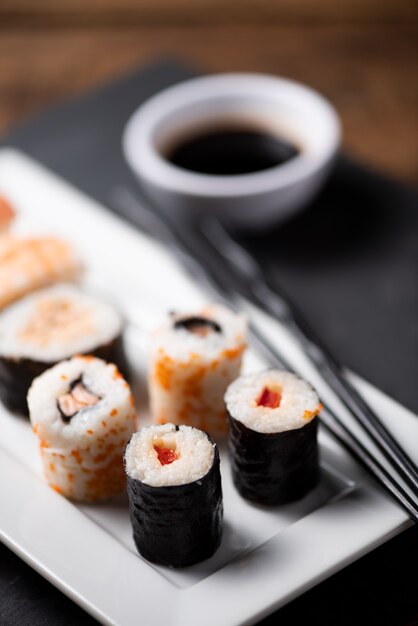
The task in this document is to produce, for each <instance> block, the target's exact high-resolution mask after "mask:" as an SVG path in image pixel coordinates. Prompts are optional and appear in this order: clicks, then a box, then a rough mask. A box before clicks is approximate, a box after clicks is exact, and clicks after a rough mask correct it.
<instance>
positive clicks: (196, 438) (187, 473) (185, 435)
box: [125, 424, 215, 487]
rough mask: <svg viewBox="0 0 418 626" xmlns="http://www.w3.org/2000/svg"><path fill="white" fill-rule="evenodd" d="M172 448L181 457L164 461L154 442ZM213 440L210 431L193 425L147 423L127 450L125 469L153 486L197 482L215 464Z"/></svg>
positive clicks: (132, 476) (129, 474)
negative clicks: (149, 424)
mask: <svg viewBox="0 0 418 626" xmlns="http://www.w3.org/2000/svg"><path fill="white" fill-rule="evenodd" d="M155 445H157V446H159V447H162V448H170V449H171V450H174V451H175V453H176V454H177V455H178V458H177V459H176V460H175V461H173V462H172V463H169V464H167V465H162V464H161V463H160V461H159V459H158V455H157V452H156V451H155V449H154V446H155ZM214 455H215V452H214V444H213V443H212V442H211V441H210V440H209V439H208V437H207V435H206V434H205V433H204V432H202V431H201V430H198V429H197V428H192V427H191V426H179V427H178V429H176V427H175V425H174V424H164V425H162V426H157V425H154V426H147V427H145V428H142V430H140V431H139V432H137V433H135V434H134V435H133V436H132V438H131V440H130V442H129V444H128V445H127V447H126V451H125V469H126V472H127V474H128V476H129V477H130V478H134V479H136V480H140V481H141V482H143V483H145V484H147V485H150V486H152V487H168V486H175V485H184V484H188V483H192V482H195V481H196V480H199V479H200V478H203V476H205V475H206V474H207V473H208V472H209V470H210V468H211V467H212V465H213V461H214Z"/></svg>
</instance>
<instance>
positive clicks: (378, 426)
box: [200, 217, 418, 494]
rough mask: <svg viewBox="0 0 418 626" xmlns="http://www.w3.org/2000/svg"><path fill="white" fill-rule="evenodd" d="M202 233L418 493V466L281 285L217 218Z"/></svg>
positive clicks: (242, 286)
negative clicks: (297, 345) (296, 342)
mask: <svg viewBox="0 0 418 626" xmlns="http://www.w3.org/2000/svg"><path fill="white" fill-rule="evenodd" d="M200 232H201V233H202V235H203V236H204V237H205V239H206V240H207V241H209V243H210V244H211V246H212V249H213V250H214V251H216V252H217V253H218V254H220V255H221V256H222V257H223V259H224V260H225V262H226V263H228V264H229V266H230V267H231V270H232V271H233V272H234V274H235V276H236V281H237V285H238V290H239V291H240V293H241V294H242V295H243V296H244V297H246V298H247V299H249V300H250V301H253V302H254V303H255V304H257V305H258V306H260V307H261V308H262V309H263V310H266V311H267V312H268V313H270V315H271V316H272V317H273V318H277V319H279V320H280V322H281V323H282V324H284V326H285V327H286V328H287V329H288V330H290V332H291V333H292V334H293V335H294V336H295V337H296V338H297V339H298V340H299V342H300V344H301V346H302V347H303V349H304V350H305V352H306V353H307V355H308V356H309V358H310V360H311V361H312V363H313V364H314V365H315V366H316V368H317V369H318V371H319V372H320V374H321V375H322V377H323V379H324V380H325V381H326V382H327V383H328V384H329V386H330V387H331V388H332V389H333V390H334V391H335V393H336V394H337V396H338V397H339V399H340V400H341V401H342V402H343V404H344V405H345V406H346V408H347V409H348V410H349V411H350V413H351V415H352V416H353V417H354V419H355V420H356V421H357V422H358V423H359V424H360V426H362V428H363V429H364V430H365V431H366V432H367V434H368V435H369V437H370V439H371V440H372V441H373V443H374V444H375V445H376V446H377V447H378V449H379V450H380V451H381V452H382V454H383V455H384V456H385V457H386V459H387V460H388V461H389V462H390V463H391V464H392V465H393V467H395V468H396V470H397V471H398V472H399V474H400V475H401V476H402V477H403V479H404V480H405V482H406V483H407V484H408V485H409V486H410V487H411V489H412V490H413V491H414V493H415V494H418V467H417V466H416V465H415V463H414V462H413V461H412V459H411V458H410V457H409V456H408V455H407V454H406V452H405V451H404V450H403V449H402V448H401V446H400V445H399V444H398V442H397V441H396V439H395V438H394V437H393V435H392V434H391V433H390V432H389V431H388V430H387V428H386V427H385V426H384V424H383V423H382V422H381V421H380V419H379V418H378V416H377V415H376V414H375V412H374V411H373V410H372V409H371V408H370V406H369V405H368V404H367V403H366V401H365V400H364V399H363V397H362V396H361V395H360V394H359V393H358V391H357V390H356V389H355V387H354V386H353V385H352V384H351V383H350V381H349V380H348V379H347V378H346V377H345V375H344V372H343V370H342V367H341V365H340V364H339V363H338V362H337V361H336V359H335V358H334V357H333V355H332V354H331V353H330V352H329V350H328V349H327V348H326V347H325V346H324V345H323V343H322V341H321V340H320V339H319V338H318V337H317V336H316V333H315V332H314V331H313V330H312V329H311V328H310V326H309V324H308V323H307V322H306V320H305V319H304V317H303V316H302V314H301V313H300V311H298V310H297V308H296V307H295V306H294V305H293V304H292V303H291V301H290V300H289V298H288V297H287V296H285V295H284V294H283V291H282V290H280V291H279V288H278V287H277V286H276V285H272V284H271V281H270V280H269V276H268V275H267V274H266V272H264V270H263V268H262V267H261V266H260V265H259V264H258V263H257V261H256V260H255V259H254V257H253V256H252V255H250V254H249V252H248V251H247V250H246V249H245V248H243V246H241V245H240V244H239V243H238V242H237V241H236V240H235V239H234V238H233V237H232V236H231V235H230V234H229V232H228V231H227V230H226V228H225V227H224V226H223V224H221V222H220V221H219V220H218V219H216V218H214V217H210V218H206V219H205V221H204V225H203V228H201V230H200Z"/></svg>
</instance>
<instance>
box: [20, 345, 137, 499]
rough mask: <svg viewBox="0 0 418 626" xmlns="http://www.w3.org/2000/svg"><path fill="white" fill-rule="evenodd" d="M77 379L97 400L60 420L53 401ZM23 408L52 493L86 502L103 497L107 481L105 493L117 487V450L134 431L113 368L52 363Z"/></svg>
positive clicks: (122, 384)
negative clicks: (26, 410) (36, 442)
mask: <svg viewBox="0 0 418 626" xmlns="http://www.w3.org/2000/svg"><path fill="white" fill-rule="evenodd" d="M80 378H81V379H82V382H83V384H84V385H85V386H86V387H87V389H88V390H89V391H90V392H91V393H93V394H94V395H96V396H98V398H99V399H98V401H97V403H96V404H94V405H92V406H88V407H86V408H82V409H81V410H80V411H79V412H77V413H76V414H75V415H74V416H73V417H71V418H70V419H69V420H64V419H63V417H62V415H61V413H60V410H59V408H58V401H59V399H60V398H61V397H63V396H65V394H68V393H69V390H70V389H71V384H72V383H73V382H74V381H77V380H78V379H80ZM28 406H29V414H30V420H31V423H32V425H33V428H34V431H35V432H36V434H37V435H38V437H39V439H40V444H41V456H42V461H43V463H44V471H45V475H46V478H47V480H48V482H49V483H50V484H51V485H52V486H54V488H56V489H57V491H59V492H60V493H63V494H64V495H66V496H68V497H71V498H74V499H77V500H82V501H89V500H95V499H102V498H103V497H106V496H107V486H106V484H104V485H103V484H102V483H103V482H104V483H106V480H107V477H108V478H109V481H108V482H109V487H108V489H109V491H110V492H113V491H114V490H117V487H118V486H119V485H120V487H123V480H122V478H123V467H122V457H123V450H124V448H125V445H126V443H127V441H128V440H129V438H130V436H131V435H132V433H133V432H135V430H136V413H135V408H134V403H133V399H132V394H131V390H130V388H129V385H128V383H127V382H126V381H125V380H124V379H123V378H122V376H121V375H120V374H119V371H118V369H117V367H116V366H115V365H113V364H109V363H106V362H105V361H102V360H101V359H97V358H94V357H84V356H77V357H74V358H72V359H70V360H68V361H63V362H61V363H58V364H57V365H55V366H54V367H52V368H51V369H49V370H47V371H46V372H44V373H43V374H42V375H41V376H39V377H38V378H36V379H35V380H34V381H33V383H32V386H31V388H30V389H29V393H28ZM118 460H119V461H120V463H118ZM118 476H119V477H118ZM102 479H103V480H102ZM98 485H99V487H98ZM115 485H116V487H115Z"/></svg>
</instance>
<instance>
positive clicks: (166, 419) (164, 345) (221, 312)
mask: <svg viewBox="0 0 418 626" xmlns="http://www.w3.org/2000/svg"><path fill="white" fill-rule="evenodd" d="M246 333H247V324H246V320H245V318H244V317H243V316H242V315H236V314H235V313H233V312H232V311H229V310H228V309H227V308H225V307H223V306H221V305H211V306H207V307H205V308H203V309H202V310H200V311H197V312H193V313H188V314H177V313H176V314H172V315H171V316H170V317H169V319H168V320H167V321H166V323H165V324H164V325H163V326H162V327H161V328H159V329H158V330H157V331H156V332H155V333H154V335H153V337H152V340H151V355H150V361H151V368H150V375H149V393H150V403H151V412H152V414H153V416H154V420H155V421H156V423H158V424H165V423H173V424H187V425H189V426H194V427H195V428H200V429H201V430H204V431H205V432H208V433H210V434H211V436H212V437H213V438H214V439H215V440H217V439H218V438H220V437H222V436H223V435H224V434H225V433H226V429H227V417H226V411H225V404H224V400H223V397H224V394H225V391H226V388H227V386H228V385H229V383H230V382H231V381H233V380H234V379H235V378H236V377H237V376H238V375H239V372H240V369H241V361H242V355H243V352H244V350H245V347H246V339H247V338H246Z"/></svg>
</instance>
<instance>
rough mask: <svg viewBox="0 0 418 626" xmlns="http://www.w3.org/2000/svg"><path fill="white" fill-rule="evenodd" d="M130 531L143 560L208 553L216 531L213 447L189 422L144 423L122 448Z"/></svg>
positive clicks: (176, 560)
mask: <svg viewBox="0 0 418 626" xmlns="http://www.w3.org/2000/svg"><path fill="white" fill-rule="evenodd" d="M125 471H126V475H127V479H128V497H129V510H130V516H131V522H132V526H133V535H134V540H135V544H136V547H137V549H138V552H139V553H140V554H141V555H142V556H143V557H144V558H145V559H147V560H148V561H152V562H153V563H159V564H161V565H168V566H171V567H185V566H187V565H193V564H194V563H198V562H199V561H202V560H204V559H207V558H209V557H210V556H212V554H213V553H214V552H215V551H216V549H217V548H218V546H219V544H220V542H221V537H222V519H223V506H222V489H221V475H220V471H219V453H218V449H217V447H216V445H215V444H214V443H213V441H212V440H211V439H210V438H209V437H208V435H206V433H203V432H202V431H201V430H198V429H197V428H192V427H190V426H176V425H174V424H165V425H163V426H155V425H153V426H148V427H146V428H143V429H142V430H140V431H139V432H137V433H135V434H134V435H133V436H132V438H131V440H130V442H129V444H128V445H127V447H126V451H125Z"/></svg>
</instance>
